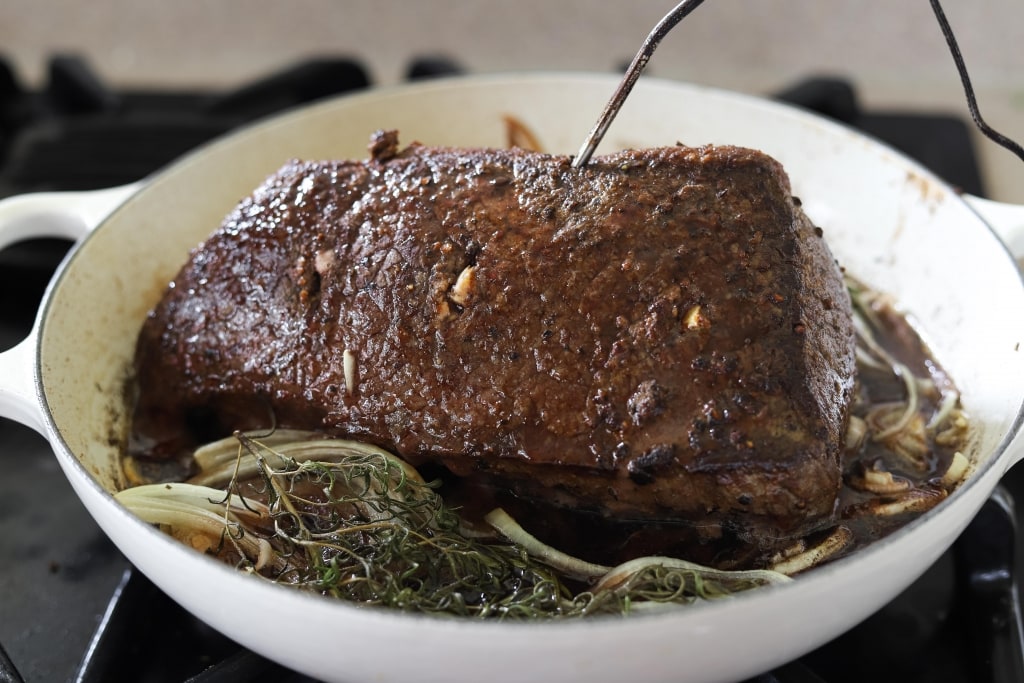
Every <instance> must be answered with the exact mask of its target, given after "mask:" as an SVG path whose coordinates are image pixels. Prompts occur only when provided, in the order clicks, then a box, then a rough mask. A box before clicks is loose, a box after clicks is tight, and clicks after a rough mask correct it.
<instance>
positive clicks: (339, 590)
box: [118, 432, 790, 619]
mask: <svg viewBox="0 0 1024 683" xmlns="http://www.w3.org/2000/svg"><path fill="white" fill-rule="evenodd" d="M197 462H198V463H199V464H200V466H201V467H202V468H203V470H202V471H201V472H200V473H199V474H198V475H197V476H196V477H195V478H194V479H193V480H191V481H190V482H186V483H182V484H152V485H144V486H140V487H135V488H133V489H127V490H126V491H123V492H121V493H120V494H118V499H119V500H120V501H121V502H122V503H124V504H125V505H126V506H127V507H128V508H129V509H131V510H132V511H133V512H135V513H136V514H138V515H139V516H141V517H142V518H143V519H145V520H147V521H149V522H151V523H155V524H159V525H161V526H162V527H163V528H164V529H165V530H167V531H169V532H170V533H172V534H173V535H175V536H176V537H178V538H180V539H182V540H185V541H186V542H188V543H189V544H190V545H192V546H193V547H195V548H196V549H198V550H202V551H204V552H208V553H211V554H215V555H217V556H219V557H222V558H223V559H226V560H228V561H232V562H234V563H235V564H237V566H238V567H239V568H240V569H242V570H244V571H246V572H248V573H251V574H254V575H256V576H260V577H262V578H264V579H267V580H270V581H274V582H277V583H284V584H289V585H294V586H297V587H300V588H303V589H306V590H310V591H314V592H317V593H321V594H324V595H329V596H333V597H337V598H342V599H345V600H349V601H351V602H354V603H357V604H360V605H369V606H382V607H391V608H397V609H401V610H406V611H416V612H424V613H431V614H444V615H456V616H468V617H477V618H498V619H535V618H539V617H544V618H552V617H582V616H587V615H591V614H624V613H628V612H631V611H636V610H637V609H641V608H647V607H650V606H651V605H654V604H665V603H671V604H675V605H678V604H686V603H690V602H693V601H695V600H697V599H712V598H718V597H723V596H726V595H730V594H732V593H734V592H737V591H739V590H746V589H748V588H751V587H754V586H759V585H765V584H770V583H779V582H784V581H789V580H790V579H789V578H788V577H786V576H784V575H782V574H779V573H777V572H771V571H759V572H722V571H718V570H714V569H710V568H707V567H701V566H699V565H694V564H691V563H687V562H683V561H681V560H674V559H672V558H643V559H642V560H640V561H638V560H634V561H632V562H628V563H626V564H624V565H620V566H619V567H616V568H609V567H602V566H600V565H593V564H589V563H586V562H583V561H582V560H578V559H576V558H572V557H571V556H568V555H565V554H564V553H560V552H558V551H556V550H554V549H553V548H550V547H549V546H546V545H544V544H543V543H541V542H539V541H537V540H536V539H534V538H533V537H532V536H530V535H529V534H527V533H526V532H525V531H523V530H522V529H521V528H519V526H518V524H516V523H515V521H514V520H512V519H511V518H510V517H509V516H508V515H507V514H505V513H504V512H503V511H500V510H496V511H494V512H492V513H491V514H490V515H488V517H487V520H488V521H489V522H491V523H492V524H493V525H494V527H495V529H496V532H497V533H495V535H494V537H493V538H487V537H478V534H473V535H467V534H464V533H463V532H462V531H461V529H462V528H463V523H462V520H461V519H460V517H459V515H458V514H457V513H456V511H455V510H453V509H451V508H450V507H448V506H447V505H445V503H444V501H443V500H442V499H441V497H440V496H439V495H438V493H437V484H436V483H434V482H427V481H424V480H423V478H422V477H421V476H420V475H419V473H418V472H417V471H416V470H415V469H414V468H412V467H411V466H410V465H409V464H408V463H406V462H405V461H403V460H401V459H400V458H398V457H396V456H395V455H393V454H391V453H389V452H387V451H384V450H382V449H379V448H377V447H374V446H371V445H368V444H362V443H358V442H352V441H346V440H339V439H325V438H323V437H322V435H313V434H309V433H299V432H289V433H287V434H285V435H278V436H277V437H271V438H262V437H260V438H257V437H254V436H252V435H245V434H236V435H235V436H234V437H232V438H231V439H229V440H224V441H222V442H218V443H216V444H211V445H210V446H207V447H204V448H203V449H200V452H198V453H197ZM214 487H220V488H214ZM217 511H219V512H217ZM510 537H511V538H512V542H509V540H506V539H507V538H510ZM197 539H199V540H197ZM203 539H205V540H203ZM574 582H579V583H581V584H582V585H583V587H584V589H583V590H580V591H578V592H574V590H573V588H572V587H571V585H577V583H574Z"/></svg>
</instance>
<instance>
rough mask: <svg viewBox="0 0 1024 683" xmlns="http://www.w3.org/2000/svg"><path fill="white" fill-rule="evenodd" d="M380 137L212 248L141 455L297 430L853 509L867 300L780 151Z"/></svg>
mask: <svg viewBox="0 0 1024 683" xmlns="http://www.w3.org/2000/svg"><path fill="white" fill-rule="evenodd" d="M370 149H371V158H370V159H368V160H366V161H331V162H299V161H293V162H290V163H288V164H286V165H285V166H284V167H283V168H282V169H281V170H280V171H278V172H277V173H276V174H275V175H273V176H272V177H270V178H269V179H268V180H267V181H266V182H265V183H264V184H263V185H262V186H261V187H260V188H258V189H257V190H256V191H255V193H254V194H253V195H252V196H251V197H249V198H246V199H244V200H243V201H242V202H241V203H240V204H239V205H238V207H237V208H236V209H235V210H234V211H233V212H232V213H231V214H230V215H229V216H228V217H227V218H226V220H225V221H224V223H223V225H222V226H221V228H220V229H219V230H217V231H216V232H215V233H214V234H213V235H212V236H211V237H210V238H209V239H208V240H207V241H206V242H205V243H204V244H203V245H201V246H200V247H199V248H197V249H196V250H195V251H194V253H193V254H192V257H191V260H190V261H189V262H188V263H187V264H186V265H185V266H184V267H183V269H182V270H181V272H180V273H179V274H178V276H177V278H176V279H175V281H174V283H173V285H172V286H171V288H169V289H168V290H167V292H166V294H165V296H164V298H163V299H162V301H161V302H160V303H159V304H158V306H157V307H156V309H155V310H154V311H153V312H152V314H151V315H150V316H149V318H148V320H147V321H146V323H145V326H144V328H143V330H142V332H141V334H140V337H139V342H138V349H137V359H136V375H137V382H138V387H137V388H138V392H139V393H138V403H137V407H136V418H135V424H134V431H133V436H132V446H131V450H132V451H133V455H136V456H142V457H148V458H155V459H169V458H181V457H183V454H184V453H187V452H188V449H189V448H190V447H192V446H194V445H195V443H196V442H197V441H202V440H209V439H213V438H218V437H221V436H225V435H228V434H230V433H231V432H232V430H235V429H249V428H262V427H266V426H268V425H270V424H276V425H278V426H280V427H294V428H306V429H315V430H322V431H325V432H329V433H331V434H335V435H344V436H349V437H353V438H356V439H360V440H365V441H369V442H373V443H375V444H378V445H381V446H383V447H385V448H387V449H390V450H392V451H394V452H396V453H398V454H399V455H401V456H402V457H404V458H406V459H408V460H409V461H410V462H411V463H413V464H422V463H425V462H432V463H438V464H441V465H443V466H444V467H446V468H447V469H448V470H450V471H451V472H452V473H454V474H455V475H457V476H460V477H471V478H474V479H479V480H480V481H484V482H490V483H496V484H499V485H502V486H506V487H509V488H511V489H513V490H514V491H516V492H518V493H519V494H521V495H523V496H527V497H539V498H543V499H545V500H547V501H554V502H556V503H559V504H562V505H566V506H571V507H573V508H576V509H584V510H594V511H598V512H600V513H602V514H606V515H609V516H614V517H617V518H626V519H649V520H672V521H686V522H693V523H696V524H700V525H704V524H709V525H718V524H726V525H728V526H730V527H732V528H735V529H738V530H740V531H741V532H743V533H746V532H749V533H753V534H755V535H760V536H764V537H766V538H768V539H774V538H781V537H786V536H792V535H796V534H803V533H806V532H808V531H809V530H812V529H814V528H817V527H819V526H821V525H822V524H823V523H825V522H828V521H829V520H830V518H831V516H832V514H833V510H834V508H835V504H836V497H837V495H838V492H839V489H840V485H841V463H840V459H841V451H842V444H843V440H844V433H845V429H846V424H847V417H848V411H849V407H850V401H851V398H852V395H853V387H854V379H855V362H854V331H853V324H852V313H851V309H850V302H849V297H848V295H847V292H846V289H845V287H844V284H843V280H842V275H841V272H840V270H839V268H838V266H837V265H836V263H835V261H834V260H833V258H832V255H831V254H830V252H829V250H828V247H827V245H826V244H825V241H824V240H823V238H822V236H821V231H820V230H818V229H816V228H815V227H814V226H813V225H812V224H811V222H810V221H809V220H808V218H807V217H806V216H805V215H804V213H803V212H802V211H801V209H800V206H799V202H798V201H797V200H795V199H793V198H792V197H791V190H790V185H789V180H788V178H787V177H786V175H785V173H784V171H783V169H782V167H781V166H780V165H779V164H778V163H777V162H776V161H774V160H773V159H771V158H770V157H767V156H766V155H764V154H762V153H760V152H757V151H753V150H749V149H742V148H737V147H730V146H718V147H697V148H689V147H683V146H677V147H670V148H659V149H647V150H639V151H624V152H619V153H615V154H611V155H608V156H605V157H600V158H596V159H594V160H593V161H592V162H591V163H590V164H589V165H588V166H586V167H585V168H583V169H578V170H574V169H572V168H571V167H570V158H569V157H565V156H552V155H547V154H541V153H535V152H527V151H522V150H518V149H511V150H490V149H449V148H431V147H425V146H421V145H419V144H412V145H410V146H409V147H407V148H405V149H403V150H399V148H398V140H397V134H396V133H395V132H381V133H378V134H377V135H376V136H375V137H374V140H373V142H372V144H371V148H370ZM171 229H173V228H171Z"/></svg>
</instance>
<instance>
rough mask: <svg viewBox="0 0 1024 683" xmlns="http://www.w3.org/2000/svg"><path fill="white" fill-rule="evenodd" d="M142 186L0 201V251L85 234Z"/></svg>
mask: <svg viewBox="0 0 1024 683" xmlns="http://www.w3.org/2000/svg"><path fill="white" fill-rule="evenodd" d="M140 186H141V183H132V184H130V185H121V186H119V187H112V188H109V189H106V190H89V191H87V192H35V193H31V194H23V195H18V196H16V197H10V198H8V199H4V200H3V201H0V249H3V248H4V247H7V246H9V245H11V244H14V243H15V242H19V241H21V240H26V239H33V238H37V237H64V238H67V239H72V240H77V239H80V238H82V237H84V236H85V235H87V234H88V233H89V232H90V231H92V229H93V228H95V227H96V226H97V225H99V224H100V223H101V222H102V221H103V219H104V218H106V217H107V216H109V215H110V214H111V213H113V211H114V209H116V208H117V207H118V206H120V205H121V204H122V203H123V202H124V200H126V199H127V198H128V197H130V196H131V195H132V194H134V193H136V192H138V190H139V187H140Z"/></svg>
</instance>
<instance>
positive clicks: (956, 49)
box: [930, 0, 1024, 161]
mask: <svg viewBox="0 0 1024 683" xmlns="http://www.w3.org/2000/svg"><path fill="white" fill-rule="evenodd" d="M930 1H931V4H932V11H933V12H935V18H936V19H937V20H938V21H939V28H941V29H942V35H943V36H944V37H945V38H946V45H948V46H949V52H950V54H952V55H953V61H954V62H955V63H956V70H957V72H958V73H959V74H960V82H961V83H963V86H964V94H965V95H966V96H967V108H968V109H969V110H970V112H971V118H972V119H973V120H974V125H976V126H977V127H978V130H980V131H981V132H982V133H984V134H985V136H986V137H988V138H989V139H990V140H992V141H993V142H995V143H996V144H999V145H1002V146H1003V147H1005V148H1006V149H1008V150H1010V151H1011V152H1013V153H1014V154H1016V155H1017V156H1018V157H1020V158H1021V160H1022V161H1024V147H1021V146H1020V144H1018V143H1017V142H1015V141H1014V140H1011V139H1010V138H1008V137H1006V136H1005V135H1003V134H1002V133H1000V132H999V131H997V130H995V129H994V128H992V127H991V126H989V125H988V124H987V123H985V120H984V119H982V118H981V112H980V111H979V110H978V98H977V97H976V96H975V94H974V88H973V87H972V86H971V78H970V76H968V75H967V65H966V64H964V58H963V55H962V54H961V53H960V46H959V45H957V41H956V36H954V35H953V29H952V28H951V27H950V25H949V20H947V19H946V13H945V12H944V11H943V10H942V5H940V4H939V0H930Z"/></svg>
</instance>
